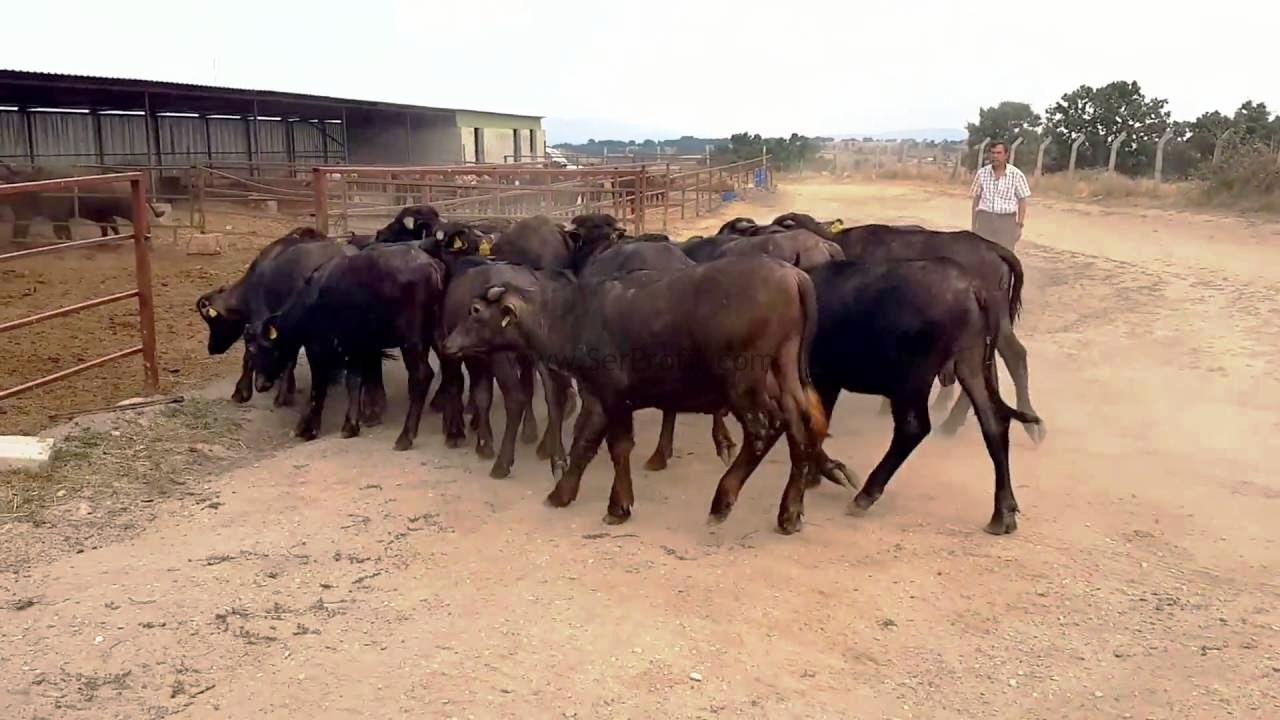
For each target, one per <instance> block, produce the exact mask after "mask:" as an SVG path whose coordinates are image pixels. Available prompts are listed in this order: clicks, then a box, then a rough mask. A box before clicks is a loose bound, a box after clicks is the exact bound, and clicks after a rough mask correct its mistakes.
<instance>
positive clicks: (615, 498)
mask: <svg viewBox="0 0 1280 720" xmlns="http://www.w3.org/2000/svg"><path fill="white" fill-rule="evenodd" d="M634 422H635V416H634V415H633V414H632V412H631V411H630V410H627V409H623V410H621V411H613V412H611V413H610V414H609V415H608V425H607V426H606V427H605V442H607V443H608V445H609V458H610V459H611V460H613V488H612V489H611V490H609V507H608V510H607V511H606V512H605V516H604V521H605V523H606V524H609V525H619V524H621V523H624V522H626V521H627V519H628V518H630V517H631V507H632V506H633V505H635V504H636V497H635V489H634V488H633V487H632V485H631V451H632V450H633V449H635V446H636V438H635V425H634Z"/></svg>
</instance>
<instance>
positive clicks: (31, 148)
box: [20, 107, 36, 165]
mask: <svg viewBox="0 0 1280 720" xmlns="http://www.w3.org/2000/svg"><path fill="white" fill-rule="evenodd" d="M20 112H21V113H22V124H23V126H25V128H26V131H27V161H28V162H30V163H31V164H32V165H35V164H36V128H35V122H36V121H35V120H34V119H33V118H32V117H31V109H30V108H25V107H24V108H22V109H21V110H20Z"/></svg>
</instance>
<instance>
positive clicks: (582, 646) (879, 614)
mask: <svg viewBox="0 0 1280 720" xmlns="http://www.w3.org/2000/svg"><path fill="white" fill-rule="evenodd" d="M767 202H768V203H769V204H770V205H769V206H768V207H761V206H760V205H750V206H743V205H741V204H739V205H735V206H733V207H730V208H726V209H725V211H724V212H723V213H722V215H723V216H724V217H727V216H729V215H733V214H742V215H754V216H755V217H756V218H757V219H761V220H764V219H766V218H769V217H772V216H773V215H774V214H775V213H776V212H780V211H782V209H797V210H806V211H809V212H812V213H814V214H816V215H819V216H828V217H829V216H831V215H839V216H840V217H842V218H843V219H844V220H845V222H846V224H853V223H856V222H862V221H872V220H881V221H891V222H903V223H913V222H919V223H924V224H928V225H931V226H937V227H958V226H963V225H964V224H965V223H966V219H967V205H966V201H965V199H964V198H963V197H960V196H956V195H953V194H944V193H942V191H939V190H936V189H918V188H910V187H905V186H895V185H880V186H869V185H862V186H831V185H796V186H791V187H788V188H785V189H784V190H783V191H782V192H780V193H779V194H778V195H777V196H775V197H770V198H767ZM701 225H702V226H703V227H704V228H705V229H707V230H710V229H712V227H713V226H714V225H715V219H706V220H705V221H704V222H703V223H701ZM1018 252H1019V255H1020V256H1021V257H1022V258H1023V261H1024V263H1025V265H1026V267H1027V277H1028V280H1027V288H1028V289H1027V296H1026V310H1025V313H1024V319H1023V320H1022V321H1021V325H1020V331H1019V332H1020V335H1021V337H1022V338H1023V340H1024V342H1025V343H1026V345H1027V346H1028V349H1029V351H1030V354H1031V356H1030V362H1031V383H1032V384H1031V391H1032V394H1033V395H1032V396H1033V400H1034V402H1035V405H1036V408H1037V409H1038V410H1039V411H1040V413H1041V414H1042V415H1043V416H1044V418H1045V420H1046V422H1047V425H1048V431H1049V434H1048V438H1047V440H1046V441H1045V443H1044V444H1043V445H1042V446H1040V447H1039V448H1036V447H1033V446H1032V444H1031V442H1030V440H1029V439H1028V438H1027V437H1026V436H1025V434H1023V433H1022V432H1021V431H1020V430H1017V429H1016V428H1015V431H1014V436H1013V444H1014V447H1013V453H1012V464H1013V473H1014V487H1015V489H1016V492H1017V494H1018V500H1019V503H1020V505H1021V507H1022V509H1023V510H1024V514H1023V516H1022V517H1021V518H1020V522H1019V531H1018V533H1017V534H1015V535H1011V536H1006V537H1000V538H997V537H991V536H988V535H986V534H984V533H983V532H982V531H981V526H982V524H983V523H984V522H985V521H986V519H987V517H988V516H989V514H990V508H991V495H992V489H993V483H992V470H991V465H990V462H989V460H988V459H987V457H986V454H985V452H984V450H983V448H982V443H981V440H980V436H979V434H978V431H977V426H976V422H975V421H973V420H972V419H971V420H970V421H969V423H968V424H967V425H966V427H965V428H964V430H963V431H962V432H961V433H960V435H959V436H958V437H956V438H954V439H944V438H941V437H937V436H934V437H930V438H929V439H927V440H926V441H925V442H924V443H923V445H922V446H921V447H920V449H919V450H918V451H917V452H916V454H915V455H914V456H913V457H912V458H910V459H909V460H908V461H907V463H906V464H905V465H904V467H903V468H902V470H901V471H900V473H899V474H898V475H897V477H896V478H895V479H894V481H893V482H892V483H891V484H890V486H889V489H888V491H887V493H886V495H885V496H884V498H883V499H882V500H881V501H880V503H879V504H877V506H876V507H875V508H874V510H873V511H872V512H871V513H870V514H869V515H868V516H867V517H862V518H854V517H850V516H848V515H846V514H845V506H846V504H847V502H848V500H849V495H848V494H846V493H845V492H843V491H841V490H839V489H836V488H834V487H833V486H831V485H829V484H824V486H823V487H822V488H821V489H819V490H815V491H812V492H811V493H810V494H809V495H808V497H807V499H806V511H807V515H806V524H805V527H804V530H803V532H801V533H800V534H798V535H795V536H791V537H782V536H780V535H778V534H776V533H774V532H773V531H772V527H773V523H774V514H775V512H776V507H777V502H778V498H779V496H780V493H781V489H782V485H783V483H784V482H785V480H784V478H785V475H786V468H787V466H786V464H785V460H786V455H785V448H782V447H779V448H775V450H774V451H773V453H772V454H771V455H770V457H769V459H768V460H767V462H766V464H765V465H763V466H762V467H761V469H760V471H758V473H757V474H756V475H755V477H754V478H753V480H752V481H751V483H750V484H749V485H748V486H747V488H746V489H745V491H744V493H743V496H742V502H741V503H740V505H739V506H738V507H737V508H736V509H735V511H734V514H733V516H732V517H731V518H730V519H729V521H728V522H727V523H725V524H724V525H722V526H719V527H717V528H708V527H707V526H706V524H705V516H706V512H707V507H708V506H709V504H710V500H711V494H712V491H713V489H714V486H715V483H716V479H717V478H718V476H719V474H720V472H721V471H722V469H723V468H722V466H721V465H720V464H719V462H718V460H717V459H716V458H715V455H714V453H713V451H712V449H711V444H710V440H709V437H708V435H709V431H710V420H709V419H708V418H705V417H682V419H681V420H680V423H679V426H678V430H677V433H676V452H677V457H676V459H675V460H674V461H673V462H672V464H671V466H670V467H669V468H668V469H667V470H666V471H663V472H660V473H649V472H646V471H644V470H642V469H639V468H640V464H641V463H642V462H643V458H644V457H646V456H647V455H648V453H649V452H650V451H651V450H652V447H653V444H654V443H655V442H656V440H657V428H658V423H657V420H658V415H657V413H656V412H653V411H646V412H644V413H641V414H640V416H639V417H638V418H637V419H638V422H637V442H638V445H637V448H636V460H635V461H634V463H633V466H634V467H635V468H637V470H636V476H637V477H636V492H637V502H636V506H635V513H634V516H633V518H632V520H631V521H630V522H628V523H627V524H625V525H622V526H618V527H609V526H605V525H603V524H602V523H601V521H600V518H601V516H602V515H603V513H604V508H605V503H606V500H607V494H608V483H609V477H610V470H609V467H608V463H607V456H606V455H604V454H603V453H602V454H601V455H599V456H597V458H596V460H595V462H594V463H593V464H592V466H591V468H590V469H589V472H588V474H587V477H586V479H585V481H584V484H583V491H582V494H581V497H580V498H579V500H578V501H577V502H576V503H575V504H574V505H572V506H570V507H569V508H567V509H563V510H552V509H549V508H547V507H544V506H543V505H542V504H541V502H540V501H541V498H542V496H543V495H544V494H545V493H546V491H547V489H548V488H549V487H550V482H551V481H550V475H549V473H548V471H547V469H546V467H545V465H544V464H543V463H541V462H538V461H537V460H536V459H535V457H534V455H533V452H532V448H531V447H530V446H523V445H522V446H521V447H520V451H519V455H518V458H517V462H516V467H515V470H514V472H513V474H512V477H511V478H510V479H507V480H493V479H490V478H489V477H488V476H487V472H488V468H489V463H488V462H487V461H481V460H479V459H477V458H476V457H475V455H474V453H473V452H472V451H471V450H470V449H466V450H456V451H448V450H446V449H445V448H444V447H443V443H442V440H441V436H440V431H439V416H437V415H429V416H428V417H427V418H426V419H425V421H424V428H425V432H424V433H423V435H422V436H421V437H420V438H419V440H418V444H417V445H416V446H415V447H414V448H413V449H412V450H410V451H409V452H407V453H403V454H401V453H393V452H392V451H391V449H390V448H391V443H392V441H393V439H394V437H395V434H396V432H397V431H398V427H399V422H400V419H401V418H402V417H403V415H402V413H403V410H404V398H403V395H404V393H403V390H402V389H401V388H402V387H403V386H402V385H400V384H399V383H400V382H401V381H400V378H401V377H402V375H401V374H398V373H390V372H389V373H388V388H389V389H390V390H391V394H392V404H391V408H390V409H389V411H388V421H387V423H386V424H385V425H384V426H382V427H378V428H374V429H371V430H367V431H366V433H365V434H364V435H362V436H361V437H359V438H355V439H351V440H342V439H340V438H339V437H338V434H337V431H338V427H339V420H338V416H339V415H340V413H341V410H342V408H341V404H342V403H341V402H336V401H335V402H334V403H332V405H331V407H330V411H331V412H330V413H329V416H328V418H327V420H326V422H327V425H326V426H325V429H324V435H322V437H321V439H319V440H317V441H315V442H313V443H309V444H305V445H301V444H295V443H290V444H289V445H288V447H287V449H285V450H283V451H282V452H279V453H278V454H275V455H274V456H270V457H267V458H264V459H262V460H260V461H258V462H256V463H254V464H252V465H246V466H244V467H241V468H240V469H238V470H235V471H233V472H231V473H229V474H226V475H224V476H221V477H216V478H212V479H209V480H207V481H205V482H204V483H203V484H202V485H201V492H200V493H197V494H195V495H189V496H185V497H184V499H182V500H174V501H165V502H160V503H156V504H151V505H149V506H147V508H146V509H147V512H148V517H149V518H151V519H150V520H149V521H148V522H146V523H144V524H143V525H142V528H141V529H140V530H138V531H136V532H132V533H131V534H129V535H126V536H125V537H124V539H121V540H114V539H108V540H105V541H103V543H104V544H101V546H98V547H94V543H92V542H90V543H86V544H85V545H84V546H83V547H82V549H83V551H82V552H78V553H76V554H67V553H65V552H61V551H60V550H59V549H57V548H55V549H51V550H50V551H49V552H50V553H51V554H50V556H49V557H48V558H47V559H45V560H43V561H41V562H37V563H34V564H30V565H27V566H25V567H22V568H20V569H18V570H15V571H14V572H13V573H11V574H9V575H7V576H4V577H3V579H0V602H6V601H7V600H6V598H13V601H12V602H11V604H10V605H9V606H8V608H7V609H5V608H3V607H0V618H2V627H3V633H2V634H3V648H4V649H3V652H0V677H2V678H3V680H0V683H3V686H4V689H3V694H2V695H0V707H2V708H4V709H6V710H7V712H4V713H0V714H3V716H5V717H12V718H36V717H43V718H59V719H61V718H95V719H99V718H109V717H111V718H115V717H119V718H125V717H128V718H140V717H162V716H165V715H166V714H171V713H177V712H179V711H181V716H182V717H189V718H206V717H207V718H247V717H255V716H265V717H299V716H306V717H314V718H342V717H379V718H398V717H415V718H418V717H429V718H450V717H456V718H499V717H502V718H508V717H509V718H563V717H578V718H613V717H617V718H716V717H729V716H743V717H756V718H770V719H771V720H772V719H774V718H784V717H804V718H818V717H831V718H835V717H841V718H848V717H858V718H989V717H991V718H994V717H1009V716H1013V717H1025V718H1046V719H1053V720H1058V719H1060V718H1090V719H1092V718H1129V717H1132V718H1162V719H1163V718H1171V719H1172V718H1191V717H1193V718H1197V719H1201V718H1204V719H1207V718H1228V717H1246V718H1261V717H1275V716H1277V715H1278V714H1280V692H1278V690H1277V689H1278V688H1280V596H1278V595H1277V584H1276V574H1275V573H1276V570H1275V568H1277V567H1280V548H1278V547H1277V542H1276V538H1277V531H1276V527H1277V526H1276V518H1277V516H1278V514H1280V513H1278V511H1280V480H1278V479H1277V475H1276V473H1275V471H1274V469H1273V466H1272V462H1270V461H1271V460H1273V459H1274V458H1275V457H1276V455H1277V451H1278V450H1280V440H1277V432H1276V431H1277V430H1278V429H1280V427H1278V424H1277V415H1276V408H1277V407H1280V382H1278V380H1280V378H1278V377H1277V374H1278V370H1277V366H1276V364H1275V361H1274V358H1276V357H1280V325H1277V324H1276V319H1275V318H1276V317H1277V316H1280V228H1278V227H1276V226H1273V225H1260V224H1250V223H1246V222H1244V221H1239V220H1229V219H1214V218H1207V217H1198V216H1191V215H1184V214H1171V213H1163V212H1152V211H1142V212H1138V211H1124V210H1108V209H1102V208H1098V207H1085V206H1077V205H1069V204H1061V203H1050V202H1044V201H1036V202H1034V203H1033V206H1032V210H1031V214H1030V219H1029V225H1028V229H1027V232H1026V235H1025V237H1024V240H1023V242H1022V243H1021V244H1020V246H1019V247H1018ZM1006 377H1007V376H1006ZM392 378H395V379H394V380H393V379H392ZM1002 387H1004V388H1011V386H1010V385H1009V383H1008V381H1007V380H1006V381H1005V382H1003V383H1002ZM228 391H229V384H224V385H223V386H221V387H218V388H216V389H215V390H214V392H215V393H216V395H217V396H218V397H225V395H226V393H227V392H228ZM254 402H255V404H257V405H259V406H260V407H261V408H263V409H261V410H255V411H253V416H254V422H256V423H258V426H257V427H258V429H257V430H255V431H254V432H261V433H265V434H272V433H275V434H277V435H280V436H283V435H284V434H285V433H286V432H287V428H288V426H289V425H290V424H291V423H292V422H293V419H294V415H293V413H292V412H291V411H289V412H277V413H271V412H270V411H269V410H268V409H266V407H267V402H268V401H267V399H264V398H257V399H255V401H254ZM878 404H879V399H878V398H867V397H856V396H848V395H846V396H845V397H844V398H843V399H842V401H841V404H840V405H839V406H838V408H837V410H836V414H835V417H834V419H833V425H832V431H833V432H834V433H835V437H833V438H832V439H831V440H829V441H828V444H827V447H828V449H829V450H830V451H831V452H832V454H833V455H835V456H838V457H841V458H842V459H844V460H845V461H846V462H848V463H849V464H850V466H851V467H855V468H857V469H858V470H859V471H860V472H861V473H863V474H865V473H866V472H867V470H869V469H870V467H871V466H872V465H873V464H874V463H875V462H876V461H877V460H878V459H879V457H880V456H881V454H882V453H883V452H884V449H885V447H886V446H887V442H888V437H889V423H888V420H887V419H886V418H884V417H882V416H879V415H877V414H876V412H875V410H876V408H877V406H878ZM497 406H498V407H500V404H497ZM542 412H543V411H542V410H541V409H540V415H539V417H540V419H541V418H542V417H544V416H543V415H542V414H541V413H542ZM499 417H500V410H497V411H496V412H495V416H494V420H495V423H496V422H497V420H498V419H499ZM734 433H735V436H738V435H740V432H739V430H738V429H737V428H736V426H735V427H734ZM68 500H69V502H68V507H70V508H72V509H71V510H68V511H67V512H66V513H64V514H62V515H58V516H56V517H57V518H58V519H57V520H56V522H61V523H68V524H71V523H77V522H85V521H87V519H86V516H87V518H92V516H93V515H94V513H95V512H96V510H95V508H94V507H86V506H80V511H79V512H78V513H77V512H76V511H75V510H74V508H75V507H76V506H75V501H74V499H72V498H69V499H68ZM27 532H28V528H27V527H26V526H25V525H21V524H19V523H16V522H15V523H10V524H9V525H7V526H3V527H2V528H0V547H10V548H12V547H16V546H18V545H19V544H20V543H21V542H22V541H23V538H24V537H25V534H26V533H27ZM264 713H265V714H266V715H263V714H264Z"/></svg>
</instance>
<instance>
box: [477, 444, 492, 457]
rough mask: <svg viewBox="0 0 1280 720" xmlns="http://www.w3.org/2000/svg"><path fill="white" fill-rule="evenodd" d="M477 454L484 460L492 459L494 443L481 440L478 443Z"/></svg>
mask: <svg viewBox="0 0 1280 720" xmlns="http://www.w3.org/2000/svg"><path fill="white" fill-rule="evenodd" d="M476 455H479V456H480V458H481V459H483V460H492V459H493V445H490V444H489V443H487V442H485V441H483V440H481V441H480V442H478V443H476Z"/></svg>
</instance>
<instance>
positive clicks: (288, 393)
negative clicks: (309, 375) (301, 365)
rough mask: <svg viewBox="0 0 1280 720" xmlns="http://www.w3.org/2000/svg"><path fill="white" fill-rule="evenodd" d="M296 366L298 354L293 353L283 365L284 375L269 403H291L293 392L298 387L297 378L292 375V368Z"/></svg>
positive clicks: (277, 404)
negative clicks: (286, 363)
mask: <svg viewBox="0 0 1280 720" xmlns="http://www.w3.org/2000/svg"><path fill="white" fill-rule="evenodd" d="M297 367H298V356H297V355H295V356H293V359H292V360H290V361H289V364H288V365H287V366H285V369H284V376H283V377H282V378H280V384H279V385H277V386H276V396H275V397H274V398H273V399H272V400H271V404H272V405H274V406H275V407H287V406H289V405H292V404H293V393H294V392H295V391H297V389H298V379H297V378H296V377H295V376H294V370H295V369H296V368H297Z"/></svg>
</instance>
